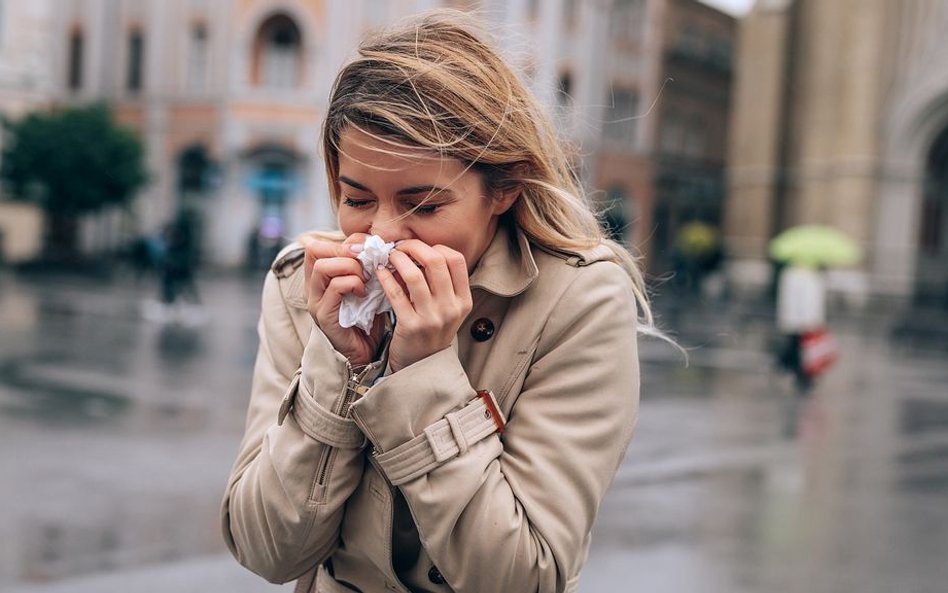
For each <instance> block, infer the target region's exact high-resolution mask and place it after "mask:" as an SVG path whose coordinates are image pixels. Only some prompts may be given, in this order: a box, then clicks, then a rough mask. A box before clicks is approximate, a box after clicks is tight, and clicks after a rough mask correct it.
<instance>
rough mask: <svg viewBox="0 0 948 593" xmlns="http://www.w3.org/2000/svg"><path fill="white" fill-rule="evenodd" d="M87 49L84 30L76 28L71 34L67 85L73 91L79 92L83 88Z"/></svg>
mask: <svg viewBox="0 0 948 593" xmlns="http://www.w3.org/2000/svg"><path fill="white" fill-rule="evenodd" d="M84 49H85V36H84V35H83V34H82V29H80V28H78V27H76V28H74V29H73V30H72V33H70V34H69V56H68V64H69V70H68V72H67V73H66V76H67V79H66V84H67V85H68V87H69V90H71V91H78V90H79V89H81V88H82V62H83V56H82V54H83V52H84Z"/></svg>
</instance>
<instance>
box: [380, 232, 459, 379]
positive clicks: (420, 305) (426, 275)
mask: <svg viewBox="0 0 948 593" xmlns="http://www.w3.org/2000/svg"><path fill="white" fill-rule="evenodd" d="M388 261H389V264H390V265H391V266H392V267H394V268H395V272H396V273H397V274H398V276H399V278H400V281H399V278H396V277H395V274H393V273H392V272H391V271H390V270H388V269H386V268H381V269H379V270H378V278H379V281H380V282H381V284H382V289H383V290H384V291H385V296H387V297H388V300H389V302H390V303H391V304H392V309H393V310H394V312H395V316H396V318H397V320H398V321H397V323H396V324H395V334H394V335H393V336H392V343H391V345H390V347H389V356H388V363H389V366H390V367H391V369H392V371H393V372H395V371H398V370H401V369H403V368H405V367H407V366H409V365H411V364H414V363H416V362H418V361H419V360H421V359H423V358H426V357H428V356H431V355H432V354H434V353H435V352H438V351H440V350H444V349H445V348H447V347H448V346H450V345H451V341H452V340H453V339H454V336H455V335H457V333H458V330H459V329H460V328H461V324H462V323H464V319H465V318H467V316H468V314H469V313H470V312H471V308H472V306H473V301H472V299H471V287H470V284H469V282H468V276H467V262H466V261H465V259H464V256H463V255H462V254H460V253H458V252H457V251H455V250H453V249H451V248H450V247H445V246H444V245H434V246H430V245H427V244H425V243H422V242H421V241H418V240H417V239H409V240H406V241H402V242H401V243H399V244H398V246H397V247H396V248H395V249H393V250H392V252H391V253H390V254H389V256H388Z"/></svg>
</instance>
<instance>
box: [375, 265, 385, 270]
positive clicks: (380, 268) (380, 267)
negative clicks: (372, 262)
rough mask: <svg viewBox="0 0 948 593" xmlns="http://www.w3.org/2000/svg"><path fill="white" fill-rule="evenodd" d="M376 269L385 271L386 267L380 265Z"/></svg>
mask: <svg viewBox="0 0 948 593" xmlns="http://www.w3.org/2000/svg"><path fill="white" fill-rule="evenodd" d="M375 269H376V270H384V269H385V266H383V265H382V264H379V265H378V266H376V267H375Z"/></svg>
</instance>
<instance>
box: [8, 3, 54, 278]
mask: <svg viewBox="0 0 948 593" xmlns="http://www.w3.org/2000/svg"><path fill="white" fill-rule="evenodd" d="M53 33H54V31H53V2H52V0H35V1H32V2H17V1H11V0H0V117H3V118H6V119H16V118H18V117H20V116H21V115H23V114H24V113H26V112H27V111H30V110H32V109H36V108H40V107H43V106H45V105H48V104H49V102H50V100H51V99H52V94H53V90H54V87H55V85H54V80H53V77H52V72H51V69H50V66H51V64H52V62H53V53H52V50H51V48H50V44H49V41H50V39H51V38H52V36H53ZM2 146H3V133H2V130H0V148H2ZM42 229H43V219H42V213H41V212H40V210H39V208H37V207H36V206H34V205H31V204H24V203H17V202H11V201H8V200H6V196H5V195H3V194H2V191H0V264H2V263H18V262H23V261H29V260H30V259H33V258H35V257H36V256H37V255H38V254H39V252H40V249H41V248H42V234H43V231H42Z"/></svg>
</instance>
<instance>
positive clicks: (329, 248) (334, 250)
mask: <svg viewBox="0 0 948 593" xmlns="http://www.w3.org/2000/svg"><path fill="white" fill-rule="evenodd" d="M305 240H306V243H304V246H305V248H306V253H307V255H309V256H310V257H312V258H313V259H325V258H327V257H348V258H350V259H354V258H355V257H356V255H355V254H354V253H352V250H351V249H349V245H346V244H343V243H336V242H334V241H320V240H318V239H313V238H309V237H307V238H305ZM302 241H303V240H301V242H302Z"/></svg>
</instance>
